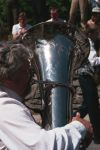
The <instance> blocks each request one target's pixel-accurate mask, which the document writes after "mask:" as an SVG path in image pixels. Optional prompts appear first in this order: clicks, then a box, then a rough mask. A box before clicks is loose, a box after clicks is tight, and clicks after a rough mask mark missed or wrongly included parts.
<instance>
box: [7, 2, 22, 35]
mask: <svg viewBox="0 0 100 150" xmlns="http://www.w3.org/2000/svg"><path fill="white" fill-rule="evenodd" d="M18 4H19V0H7V2H6V10H7V23H8V29H9V31H10V32H11V31H12V26H13V25H14V24H16V23H17V21H18V11H19V6H18Z"/></svg>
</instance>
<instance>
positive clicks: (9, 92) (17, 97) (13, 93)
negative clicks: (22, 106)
mask: <svg viewBox="0 0 100 150" xmlns="http://www.w3.org/2000/svg"><path fill="white" fill-rule="evenodd" d="M0 91H3V92H6V93H7V94H8V96H9V97H11V98H14V99H16V100H18V101H20V102H22V98H21V97H20V96H19V95H18V94H17V93H16V92H14V91H12V90H10V89H8V88H7V87H5V86H2V85H0Z"/></svg>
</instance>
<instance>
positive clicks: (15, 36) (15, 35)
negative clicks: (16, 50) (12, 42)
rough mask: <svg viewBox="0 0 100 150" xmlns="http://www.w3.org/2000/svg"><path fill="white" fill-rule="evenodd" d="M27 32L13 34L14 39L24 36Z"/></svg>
mask: <svg viewBox="0 0 100 150" xmlns="http://www.w3.org/2000/svg"><path fill="white" fill-rule="evenodd" d="M26 31H27V30H21V31H20V32H19V33H18V34H13V39H18V38H19V37H20V35H22V34H24V33H25V32H26Z"/></svg>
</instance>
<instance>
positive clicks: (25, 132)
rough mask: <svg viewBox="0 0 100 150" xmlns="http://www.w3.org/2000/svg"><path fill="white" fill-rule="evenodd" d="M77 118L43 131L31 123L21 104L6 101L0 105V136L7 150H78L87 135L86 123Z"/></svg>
mask: <svg viewBox="0 0 100 150" xmlns="http://www.w3.org/2000/svg"><path fill="white" fill-rule="evenodd" d="M4 99H7V97H5V98H3V101H4ZM1 101H2V99H1ZM2 114H3V115H2ZM79 119H80V118H79ZM79 119H78V121H77V118H74V120H72V121H73V122H72V123H70V124H68V125H66V126H64V127H62V128H55V129H53V130H49V131H46V130H44V129H42V128H41V127H39V126H38V125H37V124H36V123H35V122H34V120H33V118H32V117H31V114H30V113H29V111H28V109H27V108H26V107H25V106H24V105H23V104H21V103H20V102H18V101H17V100H13V99H10V100H9V98H8V99H7V100H6V101H5V102H4V104H2V105H1V104H0V137H1V139H2V140H3V143H4V144H5V145H6V146H7V148H8V149H11V150H12V149H14V150H17V149H24V150H40V149H43V150H78V146H79V142H80V139H81V138H82V137H83V136H85V135H86V131H87V132H90V130H89V128H90V123H88V122H86V121H82V119H81V121H80V120H79Z"/></svg>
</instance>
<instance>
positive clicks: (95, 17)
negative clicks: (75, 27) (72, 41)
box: [87, 7, 100, 24]
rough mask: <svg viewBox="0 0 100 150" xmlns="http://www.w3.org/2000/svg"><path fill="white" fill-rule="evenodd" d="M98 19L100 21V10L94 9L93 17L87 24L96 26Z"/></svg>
mask: <svg viewBox="0 0 100 150" xmlns="http://www.w3.org/2000/svg"><path fill="white" fill-rule="evenodd" d="M98 19H100V8H99V7H95V8H93V9H92V17H91V19H90V20H88V21H87V24H95V22H96V21H97V20H98Z"/></svg>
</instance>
